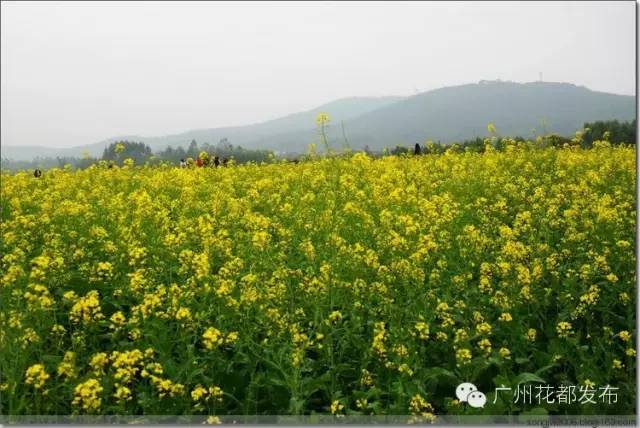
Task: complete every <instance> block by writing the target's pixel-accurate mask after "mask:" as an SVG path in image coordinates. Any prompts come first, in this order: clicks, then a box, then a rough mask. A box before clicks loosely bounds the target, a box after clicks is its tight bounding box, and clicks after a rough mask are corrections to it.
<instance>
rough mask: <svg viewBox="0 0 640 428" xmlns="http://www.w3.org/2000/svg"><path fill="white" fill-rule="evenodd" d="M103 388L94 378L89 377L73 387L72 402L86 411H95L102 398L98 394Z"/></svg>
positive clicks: (98, 407)
mask: <svg viewBox="0 0 640 428" xmlns="http://www.w3.org/2000/svg"><path fill="white" fill-rule="evenodd" d="M102 391H103V388H102V386H101V385H100V382H98V380H96V379H89V380H87V381H86V382H83V383H80V384H78V385H77V386H76V387H75V390H74V398H73V404H74V405H76V406H80V407H81V408H82V409H84V410H86V411H88V412H95V411H97V410H99V409H100V406H101V404H102V398H101V397H100V394H101V393H102Z"/></svg>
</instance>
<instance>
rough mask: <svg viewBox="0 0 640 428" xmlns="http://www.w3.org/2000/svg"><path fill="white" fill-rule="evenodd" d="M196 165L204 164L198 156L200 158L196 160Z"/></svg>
mask: <svg viewBox="0 0 640 428" xmlns="http://www.w3.org/2000/svg"><path fill="white" fill-rule="evenodd" d="M196 165H198V167H201V166H202V159H200V158H198V160H197V161H196Z"/></svg>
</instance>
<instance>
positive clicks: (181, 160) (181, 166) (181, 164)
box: [180, 159, 187, 168]
mask: <svg viewBox="0 0 640 428" xmlns="http://www.w3.org/2000/svg"><path fill="white" fill-rule="evenodd" d="M186 167H187V163H186V162H185V161H184V159H180V168H186Z"/></svg>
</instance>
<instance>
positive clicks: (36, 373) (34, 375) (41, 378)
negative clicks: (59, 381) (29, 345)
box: [25, 364, 51, 389]
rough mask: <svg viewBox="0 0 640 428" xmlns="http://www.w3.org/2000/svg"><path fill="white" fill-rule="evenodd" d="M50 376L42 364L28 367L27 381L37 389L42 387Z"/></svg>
mask: <svg viewBox="0 0 640 428" xmlns="http://www.w3.org/2000/svg"><path fill="white" fill-rule="evenodd" d="M50 377H51V376H50V375H49V374H48V373H47V371H46V370H45V368H44V366H43V365H42V364H34V365H32V366H31V367H29V368H28V369H27V372H26V374H25V383H27V385H33V387H34V388H35V389H42V388H43V387H44V384H45V382H46V381H47V379H49V378H50Z"/></svg>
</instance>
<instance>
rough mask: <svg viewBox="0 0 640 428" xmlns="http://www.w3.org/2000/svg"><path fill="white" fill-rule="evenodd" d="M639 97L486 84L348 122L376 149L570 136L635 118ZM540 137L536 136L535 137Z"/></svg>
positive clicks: (560, 86) (422, 97)
mask: <svg viewBox="0 0 640 428" xmlns="http://www.w3.org/2000/svg"><path fill="white" fill-rule="evenodd" d="M635 104H636V102H635V97H633V96H626V95H614V94H608V93H604V92H595V91H591V90H589V89H587V88H585V87H580V86H575V85H572V84H568V83H548V82H534V83H513V82H500V81H497V82H496V81H492V82H481V83H478V84H470V85H462V86H453V87H447V88H441V89H436V90H433V91H429V92H424V93H421V94H418V95H415V96H412V97H409V98H407V99H405V100H401V101H398V102H397V103H394V104H392V105H390V106H386V107H382V108H380V109H377V110H375V111H373V112H370V113H366V114H364V115H362V116H360V117H358V118H356V119H354V120H352V121H350V122H348V123H347V132H348V134H349V135H350V138H351V140H352V141H353V142H354V143H356V144H358V145H362V144H368V145H369V146H370V147H371V148H380V147H385V146H389V147H393V146H395V145H396V144H400V145H409V144H411V145H412V144H415V143H416V142H419V143H422V142H424V141H425V140H427V139H432V140H434V141H435V140H440V141H442V142H451V141H459V140H463V139H467V138H474V137H476V136H484V135H487V131H486V129H487V124H488V123H489V122H493V123H494V124H495V126H496V128H497V131H498V133H499V134H501V135H507V136H521V137H533V136H534V135H535V134H537V135H539V134H541V133H544V132H546V133H549V132H553V133H557V134H560V135H565V136H570V135H572V134H574V133H575V131H577V130H579V129H582V127H583V125H584V123H585V122H591V121H595V120H610V119H618V120H632V119H634V118H635V116H636V113H635ZM534 133H535V134H534Z"/></svg>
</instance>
